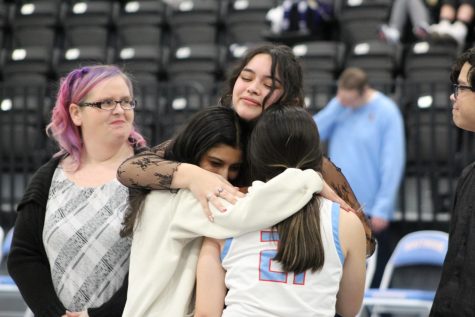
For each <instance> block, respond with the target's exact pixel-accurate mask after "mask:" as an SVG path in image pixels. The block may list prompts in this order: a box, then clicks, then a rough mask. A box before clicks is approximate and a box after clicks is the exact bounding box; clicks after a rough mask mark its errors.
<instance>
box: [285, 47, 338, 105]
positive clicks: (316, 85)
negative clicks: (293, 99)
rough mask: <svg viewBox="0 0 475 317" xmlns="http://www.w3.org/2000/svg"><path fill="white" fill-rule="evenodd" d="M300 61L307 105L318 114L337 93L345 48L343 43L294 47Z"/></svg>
mask: <svg viewBox="0 0 475 317" xmlns="http://www.w3.org/2000/svg"><path fill="white" fill-rule="evenodd" d="M293 52H294V54H295V55H296V56H297V57H298V58H299V59H300V62H301V64H302V69H303V77H304V85H305V87H304V92H305V99H306V102H305V103H306V105H307V107H308V108H309V110H310V111H311V112H312V113H316V112H318V111H319V110H320V109H322V108H323V107H325V105H326V104H327V103H328V102H329V101H330V99H331V98H333V96H334V95H335V93H336V85H335V80H336V76H337V74H338V73H339V72H340V70H341V68H342V66H343V56H344V53H345V46H344V44H343V43H341V42H325V41H318V42H306V43H301V44H297V45H295V46H294V47H293Z"/></svg>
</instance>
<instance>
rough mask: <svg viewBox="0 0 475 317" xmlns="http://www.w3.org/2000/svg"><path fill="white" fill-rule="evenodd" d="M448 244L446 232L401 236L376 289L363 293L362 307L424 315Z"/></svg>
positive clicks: (372, 309)
mask: <svg viewBox="0 0 475 317" xmlns="http://www.w3.org/2000/svg"><path fill="white" fill-rule="evenodd" d="M447 247H448V234H447V233H446V232H442V231H435V230H422V231H416V232H412V233H409V234H407V235H405V236H404V237H403V238H402V239H401V240H400V241H399V242H398V244H397V246H396V248H395V250H394V252H393V253H392V255H391V258H390V259H389V261H388V263H387V264H386V267H385V269H384V273H383V278H382V280H381V285H380V287H379V289H369V290H367V291H366V292H365V297H364V300H363V306H364V307H365V308H369V309H370V310H371V312H372V314H374V315H375V316H376V315H377V314H381V313H396V314H397V313H408V312H410V313H413V314H419V316H428V314H429V311H430V308H431V306H432V301H433V299H434V296H435V290H436V289H437V286H438V284H439V280H440V275H441V272H442V265H443V263H444V259H445V255H446V253H447Z"/></svg>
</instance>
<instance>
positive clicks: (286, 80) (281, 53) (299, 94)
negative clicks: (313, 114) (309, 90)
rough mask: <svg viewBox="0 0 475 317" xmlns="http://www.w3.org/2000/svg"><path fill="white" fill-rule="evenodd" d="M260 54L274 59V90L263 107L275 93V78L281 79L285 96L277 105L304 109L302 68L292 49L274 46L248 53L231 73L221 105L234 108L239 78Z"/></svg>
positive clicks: (255, 49) (265, 99)
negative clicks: (235, 91) (234, 94)
mask: <svg viewBox="0 0 475 317" xmlns="http://www.w3.org/2000/svg"><path fill="white" fill-rule="evenodd" d="M259 54H267V55H269V56H270V57H271V58H272V66H271V77H272V88H271V89H270V91H269V93H268V94H267V96H266V97H265V98H264V100H263V103H262V106H263V107H264V105H265V104H266V102H267V100H268V99H269V97H270V96H271V95H272V93H273V92H274V90H275V87H276V83H275V78H276V77H279V78H280V81H281V85H282V91H283V94H282V96H281V97H280V98H279V100H277V101H276V102H275V103H276V104H285V105H288V106H298V107H302V106H303V105H304V93H303V76H302V66H301V65H300V63H299V61H298V60H297V58H296V57H295V55H294V53H293V52H292V49H291V48H290V47H288V46H286V45H274V44H269V45H262V46H259V47H257V48H254V49H252V50H250V51H248V52H247V53H246V55H245V56H244V57H243V58H242V59H241V60H240V62H239V64H238V65H237V66H236V67H235V68H234V69H233V71H232V72H231V75H230V77H229V79H228V82H227V85H226V87H225V89H224V93H223V95H222V97H221V99H220V103H221V105H223V106H226V107H232V94H233V89H234V84H235V83H236V80H237V78H238V77H239V75H240V74H241V71H242V70H243V69H244V68H245V67H246V65H247V64H249V62H250V61H251V59H253V58H254V56H256V55H259ZM277 75H278V76H277ZM263 110H264V109H263Z"/></svg>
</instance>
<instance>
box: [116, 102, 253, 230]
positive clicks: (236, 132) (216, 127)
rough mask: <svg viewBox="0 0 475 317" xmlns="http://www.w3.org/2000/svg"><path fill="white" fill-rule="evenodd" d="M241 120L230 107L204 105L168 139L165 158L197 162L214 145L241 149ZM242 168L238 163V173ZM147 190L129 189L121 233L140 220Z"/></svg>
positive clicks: (242, 138) (242, 137) (242, 140)
mask: <svg viewBox="0 0 475 317" xmlns="http://www.w3.org/2000/svg"><path fill="white" fill-rule="evenodd" d="M241 122H242V121H241V119H240V118H239V116H238V115H237V114H236V112H235V111H234V110H232V109H231V108H225V107H221V106H215V107H208V108H205V109H203V110H201V111H199V112H198V113H196V114H195V115H194V116H193V117H191V119H190V120H189V121H188V123H187V124H186V125H185V126H184V127H183V128H182V129H181V130H180V132H179V133H178V134H177V135H176V137H175V138H174V139H173V140H171V142H170V144H169V145H168V146H167V148H166V150H165V156H164V159H165V160H168V161H175V162H182V163H190V164H194V165H198V164H199V163H200V160H201V158H202V157H203V155H205V154H206V153H207V152H208V151H209V150H211V149H212V148H214V147H216V146H219V145H229V146H231V147H233V148H238V149H243V148H244V147H245V145H246V144H245V141H246V138H245V136H244V135H243V134H244V132H243V130H242V129H241ZM243 156H244V155H243ZM243 161H245V158H244V157H243ZM243 168H244V167H243V166H241V168H240V171H239V174H240V173H241V171H242V169H243ZM149 192H150V190H134V191H133V192H131V195H130V211H129V212H128V213H127V214H126V215H125V217H124V222H123V227H122V230H121V236H123V237H124V236H129V235H133V231H134V228H135V226H136V223H138V221H140V215H141V213H142V209H143V204H144V201H145V197H146V195H147V194H148V193H149Z"/></svg>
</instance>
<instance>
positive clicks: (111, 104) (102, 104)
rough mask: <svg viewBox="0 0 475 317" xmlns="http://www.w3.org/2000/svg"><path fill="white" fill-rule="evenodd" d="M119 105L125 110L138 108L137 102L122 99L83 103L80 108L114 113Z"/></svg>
mask: <svg viewBox="0 0 475 317" xmlns="http://www.w3.org/2000/svg"><path fill="white" fill-rule="evenodd" d="M117 105H120V107H121V108H122V109H124V110H131V109H134V108H135V107H136V106H137V100H134V99H132V100H129V99H122V100H114V99H104V100H101V101H96V102H81V103H80V104H79V106H81V107H93V108H98V109H101V110H107V111H112V110H114V109H115V108H116V107H117Z"/></svg>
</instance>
